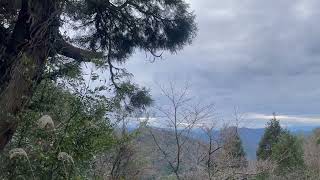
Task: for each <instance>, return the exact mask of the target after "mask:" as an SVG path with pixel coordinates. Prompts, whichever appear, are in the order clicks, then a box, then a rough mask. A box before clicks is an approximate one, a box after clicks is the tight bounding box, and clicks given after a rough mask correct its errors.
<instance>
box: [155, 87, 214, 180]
mask: <svg viewBox="0 0 320 180" xmlns="http://www.w3.org/2000/svg"><path fill="white" fill-rule="evenodd" d="M175 85H176V84H175V83H173V82H170V83H169V87H168V88H165V87H164V86H159V89H160V90H161V92H162V95H163V97H164V99H166V100H167V104H165V105H163V106H156V107H155V108H156V111H157V112H158V113H159V114H160V115H159V116H158V119H159V120H160V121H161V124H165V126H164V128H166V129H169V130H170V132H171V133H172V134H173V137H174V146H175V147H174V148H172V147H168V146H165V145H163V144H161V142H160V141H159V139H160V137H156V135H155V133H153V132H152V129H150V134H151V136H152V138H153V140H154V143H155V145H156V147H157V149H158V150H159V151H160V152H161V154H162V155H163V157H164V159H165V160H166V161H167V163H168V164H169V167H170V168H171V170H172V172H173V173H174V174H175V176H176V178H177V179H178V180H179V179H181V172H180V171H181V163H183V162H182V156H183V153H184V152H186V149H187V148H188V146H187V145H186V142H187V141H188V139H189V138H190V136H189V134H190V132H191V130H192V129H193V128H194V127H195V126H200V125H201V123H202V122H203V121H206V120H208V119H210V117H212V112H213V104H206V105H203V104H202V103H194V99H193V98H191V97H190V96H189V88H190V86H189V84H187V83H186V84H185V86H184V87H183V88H176V86H175Z"/></svg>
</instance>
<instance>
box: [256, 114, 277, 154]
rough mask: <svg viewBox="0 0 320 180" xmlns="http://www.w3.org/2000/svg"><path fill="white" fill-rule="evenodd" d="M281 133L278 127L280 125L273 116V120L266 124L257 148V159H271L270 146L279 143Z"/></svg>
mask: <svg viewBox="0 0 320 180" xmlns="http://www.w3.org/2000/svg"><path fill="white" fill-rule="evenodd" d="M282 131H283V130H282V128H281V126H280V123H279V121H278V120H277V119H276V116H275V115H274V117H273V119H271V120H270V121H269V122H268V123H267V127H266V129H265V131H264V135H263V137H262V139H261V141H260V142H259V147H258V150H257V158H258V159H259V160H267V159H268V158H270V157H271V154H272V146H273V145H274V144H275V143H277V142H278V141H279V137H280V135H281V133H282Z"/></svg>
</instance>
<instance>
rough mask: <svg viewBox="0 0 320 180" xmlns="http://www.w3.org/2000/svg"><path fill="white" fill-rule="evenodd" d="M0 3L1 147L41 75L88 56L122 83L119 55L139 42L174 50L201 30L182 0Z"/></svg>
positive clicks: (53, 75)
mask: <svg viewBox="0 0 320 180" xmlns="http://www.w3.org/2000/svg"><path fill="white" fill-rule="evenodd" d="M0 7H1V8H0V109H1V111H0V151H1V150H3V149H4V147H5V146H6V145H7V143H8V142H9V141H10V140H11V138H12V136H13V135H14V133H15V131H16V130H17V129H18V128H19V127H18V125H19V124H21V123H18V120H17V118H16V117H17V116H18V115H19V113H21V112H22V110H23V108H24V107H26V106H27V103H28V102H30V99H31V97H32V95H33V93H34V87H35V86H36V85H38V84H39V82H41V79H42V78H43V77H45V76H50V77H51V78H52V79H56V78H57V77H59V76H60V75H61V74H65V73H67V72H69V70H70V69H74V68H75V67H76V68H78V67H81V66H80V65H81V63H84V62H91V63H94V64H96V65H97V66H98V67H100V68H108V72H109V73H110V76H108V77H110V80H111V82H112V84H113V85H114V86H115V88H117V89H119V85H117V84H119V80H121V77H123V76H124V75H126V74H128V73H126V71H124V70H122V69H119V68H116V67H115V66H114V64H115V63H123V62H125V60H127V59H128V58H129V57H130V55H132V54H133V53H134V52H135V50H137V49H139V50H143V51H146V52H148V53H150V54H151V55H153V56H154V57H158V56H159V55H160V53H161V52H163V51H169V52H176V51H178V50H180V49H181V48H183V47H184V46H185V45H187V44H189V43H191V41H192V39H193V37H194V35H195V32H196V25H195V22H194V19H195V16H194V14H193V13H192V12H191V11H190V10H189V6H188V4H187V3H186V2H185V1H184V0H147V1H146V0H115V1H109V0H76V1H74V0H1V1H0ZM69 29H73V32H66V33H63V31H68V30H69ZM70 35H72V36H70ZM158 52H160V53H158ZM49 67H51V68H49ZM48 69H50V71H49V72H50V74H46V70H48Z"/></svg>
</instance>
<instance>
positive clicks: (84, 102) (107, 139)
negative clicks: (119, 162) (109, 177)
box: [0, 82, 116, 179]
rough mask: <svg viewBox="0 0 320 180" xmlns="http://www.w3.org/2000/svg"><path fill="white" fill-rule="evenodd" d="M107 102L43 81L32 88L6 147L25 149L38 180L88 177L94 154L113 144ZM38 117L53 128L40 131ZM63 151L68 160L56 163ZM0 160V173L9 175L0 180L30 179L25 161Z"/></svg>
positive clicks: (105, 149) (3, 157)
mask: <svg viewBox="0 0 320 180" xmlns="http://www.w3.org/2000/svg"><path fill="white" fill-rule="evenodd" d="M107 104H109V103H108V102H106V101H105V100H102V99H92V98H90V95H89V94H86V95H83V96H80V95H75V94H71V93H70V92H68V91H66V90H64V89H62V88H59V87H57V86H56V85H54V84H51V83H48V82H47V83H46V82H44V83H42V84H41V85H40V86H39V87H38V88H37V91H36V93H35V94H34V96H33V98H32V100H31V102H30V106H29V108H28V109H27V110H25V111H24V112H23V113H22V114H21V117H20V119H21V123H20V126H19V129H18V130H17V133H16V134H15V136H14V138H13V140H12V143H11V144H10V146H9V147H8V148H7V149H13V148H16V147H19V148H23V149H25V151H26V152H27V154H28V157H29V159H30V162H31V163H30V164H31V166H32V168H31V169H33V171H34V172H33V173H34V175H35V176H36V177H37V178H40V179H52V178H53V179H61V178H62V179H64V178H71V177H75V176H78V177H80V176H82V177H87V176H90V175H91V173H92V172H90V170H91V168H90V164H91V162H92V160H94V158H95V156H96V155H98V154H100V153H103V152H106V151H107V150H108V149H110V148H111V147H112V146H113V145H114V144H115V143H116V142H115V140H114V137H113V128H112V124H111V122H110V121H109V119H108V118H106V116H105V114H106V113H107V112H108V111H109V110H110V107H107V106H106V105H107ZM42 114H49V115H50V116H51V117H52V119H53V122H54V128H53V129H41V128H39V126H38V124H39V122H38V119H39V118H40V117H41V115H42ZM62 152H63V153H66V154H67V156H70V159H72V161H68V162H67V161H66V160H61V158H60V159H59V158H58V156H59V154H60V153H62ZM63 153H62V154H63ZM4 154H7V153H4ZM0 161H1V167H0V171H1V172H7V173H8V174H3V177H1V175H0V177H1V179H2V178H10V177H17V176H21V177H24V178H27V179H29V178H31V175H32V172H31V171H30V168H28V167H29V165H28V164H27V162H26V160H24V159H21V158H19V159H10V158H9V157H8V156H2V157H1V159H0Z"/></svg>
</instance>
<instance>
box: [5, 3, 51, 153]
mask: <svg viewBox="0 0 320 180" xmlns="http://www.w3.org/2000/svg"><path fill="white" fill-rule="evenodd" d="M54 3H55V1H54V0H52V1H51V0H42V1H36V0H29V1H27V0H25V1H23V3H22V4H23V5H22V8H21V11H20V14H22V13H23V16H22V15H21V16H20V15H19V19H18V21H17V23H16V28H15V30H16V31H14V32H13V33H12V37H11V43H10V44H9V45H8V46H7V49H6V51H5V55H4V56H5V57H6V58H7V61H10V62H9V63H8V64H10V67H6V70H7V71H8V70H9V72H10V73H6V74H10V76H6V77H5V78H3V77H1V79H2V80H3V82H2V85H3V87H2V89H1V92H0V150H3V149H4V147H5V146H6V145H7V144H8V142H9V141H10V139H11V138H12V136H13V134H14V132H15V130H16V128H17V126H18V120H17V119H16V118H15V117H16V115H17V114H18V113H19V112H21V110H22V108H23V106H24V105H25V103H26V102H27V101H28V100H29V99H30V97H31V96H32V88H33V86H34V85H35V83H34V82H37V81H36V79H37V78H39V77H40V76H41V74H42V71H43V68H44V65H45V60H46V59H47V57H48V54H49V49H50V42H49V39H50V36H51V35H52V30H51V28H52V27H51V23H50V21H48V20H49V19H50V18H52V17H53V13H54V9H55V8H54V7H55V4H54ZM27 17H28V18H27ZM20 40H23V41H20Z"/></svg>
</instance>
